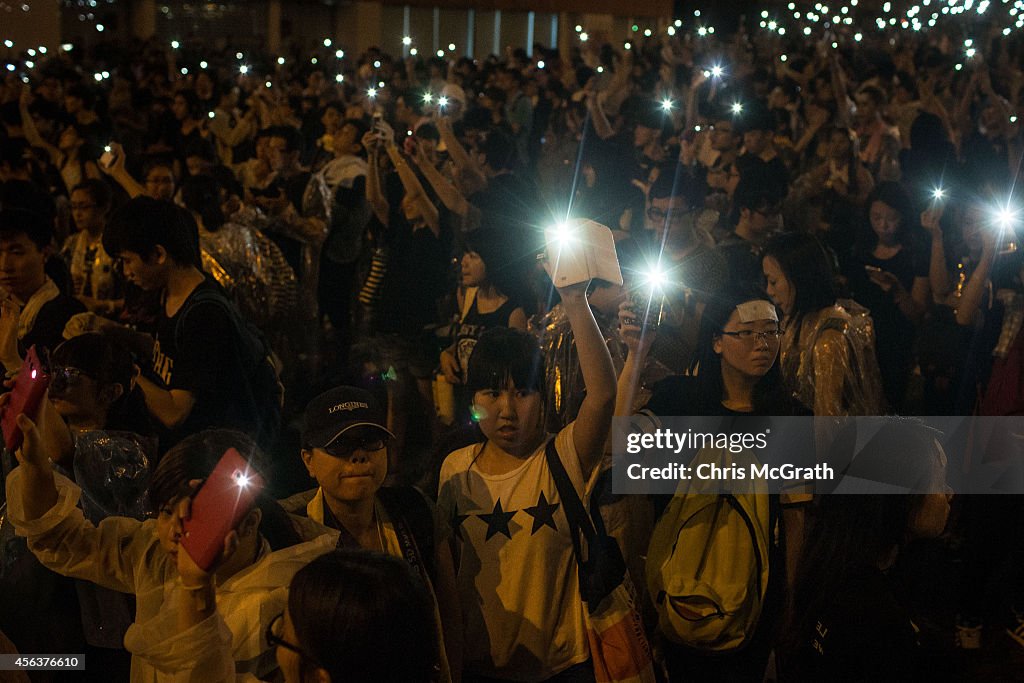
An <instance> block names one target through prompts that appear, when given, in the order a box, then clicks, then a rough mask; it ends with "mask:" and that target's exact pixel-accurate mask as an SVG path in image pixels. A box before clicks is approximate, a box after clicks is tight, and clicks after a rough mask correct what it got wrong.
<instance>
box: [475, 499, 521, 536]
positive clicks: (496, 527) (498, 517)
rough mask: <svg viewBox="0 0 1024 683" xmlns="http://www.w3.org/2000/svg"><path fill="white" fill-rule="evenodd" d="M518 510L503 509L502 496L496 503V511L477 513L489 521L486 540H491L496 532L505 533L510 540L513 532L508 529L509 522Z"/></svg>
mask: <svg viewBox="0 0 1024 683" xmlns="http://www.w3.org/2000/svg"><path fill="white" fill-rule="evenodd" d="M515 515H516V510H513V511H512V512H505V511H504V510H502V509H501V498H499V499H498V502H496V503H495V504H494V511H493V512H491V513H490V514H486V515H477V517H479V518H480V519H482V520H484V521H485V522H487V537H486V538H484V540H485V541H489V540H491V536H494V535H495V534H499V533H501V534H505V537H506V538H508V539H509V540H511V539H512V532H511V531H509V530H508V523H509V522H510V521H512V518H513V517H515Z"/></svg>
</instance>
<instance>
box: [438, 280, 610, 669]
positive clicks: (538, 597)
mask: <svg viewBox="0 0 1024 683" xmlns="http://www.w3.org/2000/svg"><path fill="white" fill-rule="evenodd" d="M586 284H587V283H582V284H579V285H573V286H571V287H567V288H564V289H560V290H559V294H560V295H561V297H562V304H563V307H564V309H565V313H566V315H567V317H568V318H569V321H570V324H571V326H572V330H573V333H574V335H575V339H576V346H577V350H578V352H579V358H580V367H581V370H582V373H583V377H584V381H585V383H586V389H587V395H586V398H585V399H584V401H583V403H582V405H581V407H580V411H579V415H578V417H577V420H576V421H575V422H573V423H571V424H569V425H568V426H567V427H565V428H564V429H563V430H562V431H561V432H559V433H558V435H557V436H555V437H554V438H555V444H556V448H557V451H558V456H559V458H560V460H561V462H562V464H563V466H564V467H565V470H566V471H567V473H568V474H569V478H570V480H571V481H572V483H573V485H574V486H575V487H576V490H577V493H579V494H580V496H581V497H582V496H583V493H584V489H585V488H586V482H587V480H588V479H589V477H590V474H591V473H592V472H593V471H594V470H595V468H596V465H597V464H598V461H599V460H600V459H601V456H602V454H603V450H604V443H605V440H606V438H607V436H608V429H609V427H610V424H611V416H612V411H613V408H614V400H615V372H614V370H613V368H612V362H611V358H610V356H609V354H608V349H607V347H606V346H605V343H604V339H603V337H602V335H601V332H600V330H599V329H598V326H597V322H596V321H595V320H594V316H593V314H592V313H591V311H590V307H589V306H588V304H587V298H586ZM543 377H544V367H543V362H542V361H541V354H540V350H539V347H538V344H537V341H536V339H534V338H533V337H531V336H530V335H528V334H526V333H524V332H520V331H518V330H511V329H506V328H496V329H493V330H488V331H487V332H485V333H484V334H483V335H482V336H481V337H480V340H479V341H478V342H477V344H476V347H475V349H474V351H473V355H472V356H471V358H470V361H469V367H468V372H467V376H466V384H467V386H468V388H469V389H470V390H471V391H472V392H473V413H474V418H475V420H476V421H477V423H478V424H479V426H480V431H481V432H482V436H483V439H482V441H481V442H480V443H477V444H475V445H473V446H469V447H467V448H463V449H461V450H458V451H455V452H454V453H452V454H450V455H449V456H448V458H447V459H446V460H445V462H444V465H443V466H442V468H441V477H440V486H439V493H438V514H439V515H440V517H441V522H442V524H441V527H442V530H443V533H445V534H446V535H448V536H449V538H450V540H451V542H452V544H453V547H454V550H455V554H456V567H457V570H456V573H457V584H458V592H459V599H460V602H461V606H462V613H463V620H464V627H465V629H464V633H465V641H466V642H465V666H464V678H463V680H465V681H481V680H495V679H496V680H521V681H548V680H561V681H565V680H574V681H576V680H593V672H592V669H591V665H590V650H589V646H588V645H587V637H586V627H585V622H584V612H583V610H584V607H583V603H582V600H581V598H580V590H579V580H578V576H577V565H576V558H575V556H574V555H573V550H572V539H571V537H570V535H569V525H568V521H567V520H566V517H565V511H564V509H565V508H564V505H563V504H562V501H561V499H560V497H559V495H558V489H557V487H556V486H555V482H554V480H553V478H552V476H551V472H550V469H549V467H548V463H547V460H546V458H545V454H544V450H545V445H546V444H547V442H548V440H549V439H550V438H551V436H550V435H549V434H547V433H546V432H545V429H544V422H543V414H544V412H543V406H542V403H543V401H542V396H543V392H542V391H540V389H541V382H543Z"/></svg>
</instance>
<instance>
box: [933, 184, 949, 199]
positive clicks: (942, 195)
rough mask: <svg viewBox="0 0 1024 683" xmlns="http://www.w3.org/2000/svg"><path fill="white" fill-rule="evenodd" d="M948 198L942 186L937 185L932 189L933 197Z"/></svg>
mask: <svg viewBox="0 0 1024 683" xmlns="http://www.w3.org/2000/svg"><path fill="white" fill-rule="evenodd" d="M945 198H946V190H945V188H942V187H936V188H933V189H932V199H935V200H939V199H945Z"/></svg>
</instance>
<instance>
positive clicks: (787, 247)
mask: <svg viewBox="0 0 1024 683" xmlns="http://www.w3.org/2000/svg"><path fill="white" fill-rule="evenodd" d="M769 256H770V257H772V258H773V259H775V262H776V263H778V264H779V268H781V269H782V274H783V275H785V276H786V279H787V280H789V283H790V285H792V286H793V288H794V289H796V296H795V298H794V300H793V314H792V316H791V320H790V324H795V325H796V328H797V329H796V333H797V336H796V337H795V338H796V339H799V338H800V336H799V334H800V326H801V325H803V319H804V316H806V315H807V314H808V313H814V312H816V311H820V310H821V309H823V308H828V307H829V306H833V305H835V303H836V297H837V296H838V288H837V286H836V270H837V269H836V263H835V257H834V256H833V254H832V252H831V251H830V250H829V249H828V247H826V246H825V245H824V244H822V243H821V242H820V241H819V240H818V238H817V237H815V236H814V235H810V234H807V233H798V232H794V233H783V234H781V235H777V236H776V237H773V238H772V239H770V240H768V244H767V245H765V249H764V255H763V256H762V259H766V258H768V257H769Z"/></svg>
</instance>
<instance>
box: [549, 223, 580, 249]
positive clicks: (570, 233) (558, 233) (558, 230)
mask: <svg viewBox="0 0 1024 683" xmlns="http://www.w3.org/2000/svg"><path fill="white" fill-rule="evenodd" d="M553 232H554V234H555V243H556V244H557V245H558V248H559V249H562V248H565V247H568V246H570V245H572V244H573V243H574V242H575V241H576V230H575V229H574V228H573V226H572V224H571V223H569V222H568V221H565V222H562V223H559V224H558V225H556V226H554V229H553Z"/></svg>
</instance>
